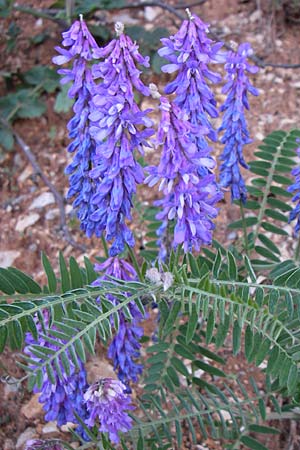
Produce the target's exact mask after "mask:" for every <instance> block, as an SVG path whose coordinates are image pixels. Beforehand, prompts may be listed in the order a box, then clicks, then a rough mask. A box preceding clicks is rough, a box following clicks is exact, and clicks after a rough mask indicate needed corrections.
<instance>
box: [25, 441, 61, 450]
mask: <svg viewBox="0 0 300 450" xmlns="http://www.w3.org/2000/svg"><path fill="white" fill-rule="evenodd" d="M24 450H64V446H63V444H62V443H61V442H60V441H58V440H57V439H51V440H50V439H49V440H42V439H31V440H30V441H27V442H26V444H25V447H24Z"/></svg>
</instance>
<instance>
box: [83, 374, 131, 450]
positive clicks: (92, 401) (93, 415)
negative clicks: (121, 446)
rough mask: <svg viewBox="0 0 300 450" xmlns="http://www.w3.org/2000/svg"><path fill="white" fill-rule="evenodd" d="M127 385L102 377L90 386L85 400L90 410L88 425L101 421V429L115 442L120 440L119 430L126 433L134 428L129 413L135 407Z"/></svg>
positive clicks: (91, 425)
mask: <svg viewBox="0 0 300 450" xmlns="http://www.w3.org/2000/svg"><path fill="white" fill-rule="evenodd" d="M125 389H126V387H125V386H124V384H123V383H121V381H118V380H113V379H112V378H102V379H100V380H99V381H98V382H97V383H95V384H93V385H92V386H90V387H89V388H88V390H87V391H86V392H85V394H84V401H85V403H86V407H87V410H88V412H89V418H88V419H87V420H86V424H87V425H88V427H93V426H94V425H95V423H96V422H98V421H99V431H101V432H102V433H108V434H109V439H110V440H111V441H112V442H114V443H116V444H117V443H119V442H120V437H119V432H123V433H126V432H127V431H129V430H130V429H131V428H132V419H131V418H130V417H129V415H128V414H127V411H128V410H132V409H134V407H133V406H132V404H131V399H130V396H129V395H127V394H126V393H125Z"/></svg>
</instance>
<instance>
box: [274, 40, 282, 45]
mask: <svg viewBox="0 0 300 450" xmlns="http://www.w3.org/2000/svg"><path fill="white" fill-rule="evenodd" d="M275 44H276V45H277V47H282V41H281V40H280V39H276V40H275Z"/></svg>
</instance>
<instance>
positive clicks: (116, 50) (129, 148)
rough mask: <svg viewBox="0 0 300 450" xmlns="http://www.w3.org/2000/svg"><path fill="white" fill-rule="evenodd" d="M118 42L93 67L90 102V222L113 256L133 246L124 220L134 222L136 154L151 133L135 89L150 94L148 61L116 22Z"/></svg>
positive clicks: (100, 52) (101, 52)
mask: <svg viewBox="0 0 300 450" xmlns="http://www.w3.org/2000/svg"><path fill="white" fill-rule="evenodd" d="M116 32H117V38H116V39H114V40H113V41H111V42H110V43H109V44H108V45H107V46H106V47H104V48H103V49H98V51H97V52H96V56H97V57H98V58H101V59H104V60H103V61H100V62H99V63H97V64H95V65H94V66H93V77H94V79H97V80H100V81H101V82H100V83H99V84H98V85H97V89H96V94H95V95H94V97H93V99H92V102H91V113H90V115H89V119H90V121H91V126H90V133H91V135H92V137H93V139H94V140H95V142H96V155H95V159H94V168H93V170H92V171H91V177H92V179H93V180H94V183H95V185H96V191H95V194H94V195H93V197H92V203H93V205H94V208H95V211H94V213H93V214H92V216H91V218H92V220H93V221H94V222H95V224H96V229H97V235H99V234H100V233H102V232H103V231H105V237H106V239H107V240H108V241H111V240H114V242H113V244H112V246H111V248H110V252H109V253H110V256H115V255H117V254H119V253H121V252H122V251H123V250H124V247H125V243H126V244H128V245H129V246H133V245H134V238H133V234H132V231H131V230H130V229H129V228H128V227H127V225H126V223H125V221H126V219H129V220H130V219H131V213H130V210H131V207H132V197H133V195H134V194H135V192H136V185H137V184H140V183H142V182H143V179H144V174H143V170H142V167H141V166H140V164H138V162H137V161H136V159H135V157H134V152H135V151H138V152H140V153H143V146H147V145H148V143H147V138H148V137H149V136H151V135H152V134H153V130H152V129H151V128H150V127H151V125H152V122H151V120H150V119H149V118H148V117H147V114H148V112H149V111H148V110H147V111H141V110H140V108H139V106H138V105H137V104H136V102H135V100H134V91H133V88H135V89H136V90H137V91H139V92H140V93H142V94H143V95H149V88H147V87H146V86H145V85H144V84H143V83H142V82H141V80H140V78H139V77H140V73H141V72H140V71H139V70H138V69H137V68H136V64H140V65H143V66H145V67H148V66H149V62H148V58H143V57H142V55H141V54H140V53H139V52H138V46H137V45H136V44H134V43H133V42H132V40H131V39H130V38H129V37H128V36H126V35H125V34H124V33H123V25H122V24H120V23H117V24H116Z"/></svg>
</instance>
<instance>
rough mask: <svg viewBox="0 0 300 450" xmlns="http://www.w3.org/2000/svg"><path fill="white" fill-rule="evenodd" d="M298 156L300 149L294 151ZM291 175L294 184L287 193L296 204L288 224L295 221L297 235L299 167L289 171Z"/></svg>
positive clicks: (299, 195) (299, 208)
mask: <svg viewBox="0 0 300 450" xmlns="http://www.w3.org/2000/svg"><path fill="white" fill-rule="evenodd" d="M299 141H300V139H298V138H297V139H296V142H299ZM296 151H297V154H298V156H300V147H298V148H297V149H296ZM291 175H293V177H294V179H295V182H294V183H293V184H292V185H291V186H289V187H288V189H287V190H288V192H293V193H294V197H293V198H292V202H294V203H296V206H295V208H294V209H293V210H292V211H291V212H290V216H289V222H291V221H292V220H296V225H295V234H296V235H298V234H299V231H300V166H298V167H295V168H294V169H293V170H292V171H291Z"/></svg>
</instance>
